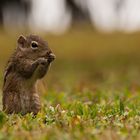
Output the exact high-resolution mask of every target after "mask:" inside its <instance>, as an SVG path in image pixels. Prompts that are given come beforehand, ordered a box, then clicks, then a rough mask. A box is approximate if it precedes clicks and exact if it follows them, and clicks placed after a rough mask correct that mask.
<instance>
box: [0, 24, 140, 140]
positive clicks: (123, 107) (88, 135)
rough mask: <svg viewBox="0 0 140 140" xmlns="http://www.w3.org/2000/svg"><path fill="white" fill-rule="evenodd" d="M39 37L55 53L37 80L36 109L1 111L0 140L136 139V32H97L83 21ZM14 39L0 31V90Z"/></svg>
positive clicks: (139, 70) (139, 106) (139, 133)
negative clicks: (34, 111)
mask: <svg viewBox="0 0 140 140" xmlns="http://www.w3.org/2000/svg"><path fill="white" fill-rule="evenodd" d="M42 36H44V38H46V39H47V40H48V42H49V44H50V46H51V48H52V49H53V50H54V52H55V54H56V56H57V59H56V61H55V62H54V63H53V64H52V67H51V69H50V71H49V73H48V75H47V76H46V77H45V78H44V79H43V80H42V81H40V83H39V85H38V88H39V90H40V97H41V103H42V110H41V112H40V113H38V115H37V116H36V117H35V116H33V115H32V114H27V115H25V116H21V115H20V114H16V115H14V114H13V115H6V114H4V113H3V112H2V111H1V112H0V140H5V139H6V140H16V139H17V140H19V139H21V140H25V139H29V140H32V139H34V140H39V139H41V140H43V139H44V140H47V139H49V140H50V139H51V140H55V139H57V140H73V139H75V140H79V139H81V140H93V139H95V140H100V139H103V140H111V139H114V140H118V139H120V140H132V139H136V140H138V139H139V137H140V80H139V79H140V62H139V59H140V55H139V51H140V49H139V33H135V34H127V35H126V34H122V33H115V34H99V33H96V32H93V31H92V29H91V28H90V27H86V26H84V27H82V28H81V27H79V28H73V29H71V30H70V31H69V32H68V33H66V34H65V35H61V36H53V35H47V36H46V35H42ZM16 38H17V34H14V33H12V34H7V33H5V32H2V31H1V32H0V43H1V47H0V66H1V69H0V89H1V88H2V79H3V71H4V65H5V63H6V61H7V59H8V57H9V55H10V54H11V52H12V50H13V49H14V48H15V44H16V42H15V41H16ZM0 92H2V91H1V90H0ZM0 98H1V96H0ZM0 108H2V106H1V104H0Z"/></svg>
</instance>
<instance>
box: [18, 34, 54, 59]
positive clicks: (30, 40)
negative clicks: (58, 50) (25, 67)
mask: <svg viewBox="0 0 140 140" xmlns="http://www.w3.org/2000/svg"><path fill="white" fill-rule="evenodd" d="M17 43H18V47H17V49H18V50H19V52H20V55H21V56H22V57H24V58H27V59H32V60H36V59H38V58H41V57H43V58H45V59H48V61H50V62H51V61H53V60H54V59H55V55H54V54H53V53H52V51H51V49H50V48H49V47H48V43H47V42H46V41H44V40H43V39H41V38H40V37H39V36H37V35H29V36H27V37H24V36H23V35H21V36H20V37H19V38H18V40H17Z"/></svg>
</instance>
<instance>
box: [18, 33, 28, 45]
mask: <svg viewBox="0 0 140 140" xmlns="http://www.w3.org/2000/svg"><path fill="white" fill-rule="evenodd" d="M17 42H18V44H19V45H20V47H24V44H25V42H26V38H25V37H24V36H23V35H20V36H19V38H18V40H17Z"/></svg>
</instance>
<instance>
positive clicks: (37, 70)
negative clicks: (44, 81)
mask: <svg viewBox="0 0 140 140" xmlns="http://www.w3.org/2000/svg"><path fill="white" fill-rule="evenodd" d="M17 44H18V45H17V48H16V49H15V52H14V53H13V55H12V56H11V57H10V59H9V61H8V64H7V66H6V70H5V74H4V84H3V99H2V101H3V111H5V112H6V113H8V114H11V113H21V114H26V113H30V112H33V114H37V113H38V111H40V109H41V105H40V99H39V95H38V93H37V91H36V82H37V80H38V79H41V78H42V77H44V75H45V74H46V72H47V71H48V68H49V66H50V64H51V62H52V61H53V60H54V59H55V55H54V54H53V53H52V51H51V49H50V48H49V47H48V44H47V42H45V41H44V40H43V39H41V38H40V37H39V36H36V35H29V36H27V37H24V36H22V35H21V36H20V37H19V38H18V40H17Z"/></svg>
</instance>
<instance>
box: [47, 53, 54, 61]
mask: <svg viewBox="0 0 140 140" xmlns="http://www.w3.org/2000/svg"><path fill="white" fill-rule="evenodd" d="M55 58H56V56H55V55H54V54H53V53H50V54H49V56H48V60H49V61H50V62H52V61H53V60H54V59H55Z"/></svg>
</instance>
